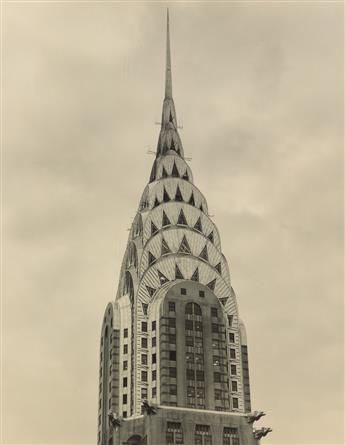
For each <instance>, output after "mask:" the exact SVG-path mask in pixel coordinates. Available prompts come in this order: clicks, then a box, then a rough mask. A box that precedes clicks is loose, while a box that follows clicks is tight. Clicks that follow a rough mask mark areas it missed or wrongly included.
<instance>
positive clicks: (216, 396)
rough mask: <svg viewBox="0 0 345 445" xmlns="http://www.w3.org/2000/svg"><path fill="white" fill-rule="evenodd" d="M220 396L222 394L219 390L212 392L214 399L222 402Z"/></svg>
mask: <svg viewBox="0 0 345 445" xmlns="http://www.w3.org/2000/svg"><path fill="white" fill-rule="evenodd" d="M222 395H223V392H222V390H221V389H215V390H214V398H215V399H216V400H222V398H223V397H222Z"/></svg>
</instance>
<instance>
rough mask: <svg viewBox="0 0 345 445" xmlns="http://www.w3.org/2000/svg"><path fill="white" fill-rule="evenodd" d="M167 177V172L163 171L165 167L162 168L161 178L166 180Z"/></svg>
mask: <svg viewBox="0 0 345 445" xmlns="http://www.w3.org/2000/svg"><path fill="white" fill-rule="evenodd" d="M168 176H169V175H168V172H167V171H166V170H165V167H163V171H162V178H167V177H168Z"/></svg>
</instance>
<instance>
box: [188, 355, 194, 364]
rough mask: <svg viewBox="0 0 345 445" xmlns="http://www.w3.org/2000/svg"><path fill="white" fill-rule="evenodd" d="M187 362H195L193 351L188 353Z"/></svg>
mask: <svg viewBox="0 0 345 445" xmlns="http://www.w3.org/2000/svg"><path fill="white" fill-rule="evenodd" d="M186 362H187V363H194V354H193V353H192V352H187V353H186Z"/></svg>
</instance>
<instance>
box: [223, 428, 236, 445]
mask: <svg viewBox="0 0 345 445" xmlns="http://www.w3.org/2000/svg"><path fill="white" fill-rule="evenodd" d="M239 440H240V439H239V437H238V429H237V428H233V427H228V426H225V427H224V430H223V445H240V441H239Z"/></svg>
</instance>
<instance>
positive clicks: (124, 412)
mask: <svg viewBox="0 0 345 445" xmlns="http://www.w3.org/2000/svg"><path fill="white" fill-rule="evenodd" d="M122 417H123V418H124V419H125V418H126V417H127V411H123V413H122Z"/></svg>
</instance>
